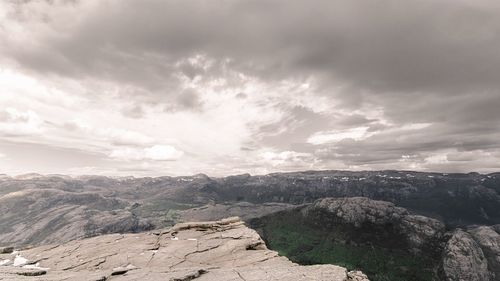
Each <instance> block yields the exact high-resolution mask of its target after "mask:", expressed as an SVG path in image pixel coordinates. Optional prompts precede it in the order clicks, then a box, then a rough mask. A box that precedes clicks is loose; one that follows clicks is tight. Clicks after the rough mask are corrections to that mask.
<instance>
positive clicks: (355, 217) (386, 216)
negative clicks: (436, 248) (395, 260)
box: [302, 197, 445, 253]
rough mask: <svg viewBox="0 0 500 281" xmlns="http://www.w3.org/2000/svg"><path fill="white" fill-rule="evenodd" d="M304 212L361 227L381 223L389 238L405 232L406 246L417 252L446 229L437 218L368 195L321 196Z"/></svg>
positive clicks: (317, 218)
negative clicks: (345, 196) (415, 212)
mask: <svg viewBox="0 0 500 281" xmlns="http://www.w3.org/2000/svg"><path fill="white" fill-rule="evenodd" d="M302 213H303V214H304V216H305V217H306V218H310V219H315V220H317V221H318V223H327V222H330V223H331V224H334V225H337V224H341V225H350V226H353V227H354V228H358V229H359V228H361V227H362V226H365V225H367V224H369V225H373V226H378V227H381V228H380V229H381V230H382V231H385V230H387V232H388V233H387V235H388V236H389V237H388V238H390V236H393V238H397V237H398V236H402V237H403V238H404V239H405V240H406V245H405V246H406V248H407V249H408V250H410V251H411V252H415V253H417V252H419V251H422V250H424V247H428V246H430V245H429V244H433V243H434V242H435V241H439V240H440V239H441V237H442V236H443V234H444V232H445V226H444V224H443V223H442V222H440V221H438V220H436V219H432V218H428V217H424V216H419V215H412V214H410V213H409V212H408V211H407V210H406V209H404V208H401V207H397V206H396V205H394V204H393V203H390V202H385V201H378V200H371V199H368V198H364V197H351V198H324V199H320V200H317V201H316V202H314V203H313V204H311V205H310V206H307V207H305V208H304V209H303V210H302ZM389 231H390V232H391V233H389Z"/></svg>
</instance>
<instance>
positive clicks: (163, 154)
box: [0, 0, 500, 176]
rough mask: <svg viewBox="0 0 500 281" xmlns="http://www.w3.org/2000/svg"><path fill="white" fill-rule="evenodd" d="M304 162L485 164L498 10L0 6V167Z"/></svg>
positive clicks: (109, 169)
mask: <svg viewBox="0 0 500 281" xmlns="http://www.w3.org/2000/svg"><path fill="white" fill-rule="evenodd" d="M305 169H350V170H374V169H410V170H422V171H443V172H455V171H460V172H461V171H467V172H468V171H479V172H491V171H500V2H499V1H497V0H475V1H470V0H418V1H417V0H415V1H401V0H349V1H340V0H297V1H290V0H210V1H208V0H207V1H203V0H164V1H160V0H142V1H135V0H85V1H78V0H66V1H62V0H61V1H58V0H50V1H49V0H39V1H36V0H31V1H30V0H4V1H1V2H0V173H7V174H21V173H27V172H39V173H64V174H105V175H136V176H146V175H148V176H156V175H183V174H184V175H185V174H195V173H200V172H203V173H206V174H209V175H213V176H220V175H227V174H237V173H245V172H249V173H252V174H262V173H267V172H274V171H292V170H305Z"/></svg>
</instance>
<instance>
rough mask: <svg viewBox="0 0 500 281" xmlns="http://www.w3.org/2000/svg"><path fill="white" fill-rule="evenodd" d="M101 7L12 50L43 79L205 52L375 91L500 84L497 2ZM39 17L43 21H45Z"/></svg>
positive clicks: (279, 0)
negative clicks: (43, 73) (35, 43)
mask: <svg viewBox="0 0 500 281" xmlns="http://www.w3.org/2000/svg"><path fill="white" fill-rule="evenodd" d="M33 2H34V1H33ZM30 3H31V2H28V3H27V4H24V5H25V6H29V5H30ZM54 3H58V1H55V2H54ZM99 4H100V5H98V6H97V7H95V8H94V9H90V10H89V11H88V13H86V14H83V15H75V18H77V19H79V24H76V25H75V26H71V27H70V28H69V30H65V27H64V26H52V27H53V28H54V30H57V32H60V31H67V32H68V33H66V34H64V36H55V35H54V34H50V33H49V34H47V36H45V37H44V36H43V34H42V36H37V35H36V33H35V30H34V31H33V32H34V34H33V35H34V36H35V39H37V40H39V44H40V48H36V49H35V48H13V49H8V50H7V51H8V52H9V54H10V55H12V56H14V57H15V58H16V60H17V61H19V62H21V63H22V64H24V65H25V66H26V67H30V68H34V69H38V70H40V71H53V72H56V73H60V74H64V75H75V76H79V75H80V76H87V75H91V76H92V75H99V76H103V75H104V76H105V77H110V78H116V79H123V80H126V81H133V82H136V83H154V82H155V81H156V82H158V81H159V80H162V79H165V76H168V74H169V72H170V71H171V70H172V69H170V68H169V67H170V66H171V64H172V63H173V62H176V61H178V60H179V59H182V58H185V57H188V56H191V55H193V54H197V53H202V54H207V55H208V56H210V57H214V58H216V59H223V58H231V59H233V60H232V62H231V64H232V66H233V67H237V68H239V69H241V70H245V71H248V72H251V73H253V74H256V75H262V76H263V77H275V78H283V77H288V76H291V75H292V76H294V75H311V74H315V75H319V76H323V77H324V78H325V79H334V80H340V81H346V82H347V83H349V84H356V85H359V86H360V87H363V88H367V89H371V90H384V91H402V92H410V93H411V92H415V91H416V92H433V91H440V92H454V91H470V90H477V89H481V90H483V91H488V90H494V91H495V90H497V89H498V88H499V84H500V79H498V73H499V70H500V53H499V52H498V51H497V50H498V46H499V45H500V33H499V32H500V28H499V26H500V17H499V15H500V4H498V3H497V2H495V1H484V0H483V1H478V2H476V1H475V2H474V3H472V2H466V1H448V0H445V1H430V0H424V1H412V2H401V1H392V0H391V1H374V0H368V1H360V0H355V1H319V0H313V1H284V0H273V1H267V0H266V1H264V0H253V1H210V2H209V1H154V0H146V1H100V2H99ZM54 5H55V6H57V5H64V4H54ZM71 5H74V4H71ZM20 9H21V10H22V8H20ZM25 9H27V8H25ZM47 9H51V7H50V6H48V7H47ZM75 11H77V9H76V10H75ZM39 13H40V15H39V17H40V21H42V20H43V19H44V18H45V17H47V14H48V15H50V11H48V10H47V11H40V12H39ZM44 16H45V17H44ZM30 22H32V21H30ZM46 24H48V25H50V24H53V25H55V24H57V22H56V21H53V22H50V21H49V22H48V23H46ZM16 47H19V46H16ZM182 70H183V71H184V72H185V73H186V74H187V75H188V76H191V77H192V76H193V75H195V74H196V73H198V72H200V69H196V68H193V67H191V68H190V67H189V65H183V66H182Z"/></svg>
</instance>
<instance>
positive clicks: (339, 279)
mask: <svg viewBox="0 0 500 281" xmlns="http://www.w3.org/2000/svg"><path fill="white" fill-rule="evenodd" d="M172 233H175V237H176V238H177V239H175V240H173V239H172V235H171V234H172ZM151 249H154V250H151ZM19 255H20V256H22V257H24V258H26V259H27V260H36V261H38V265H37V266H40V267H43V268H49V270H47V271H46V274H45V276H44V280H47V281H62V280H75V281H83V280H85V281H87V280H107V279H103V276H112V277H111V278H110V279H112V280H141V281H149V280H178V281H184V280H198V279H199V280H200V281H201V280H205V281H210V280H213V281H216V280H217V281H229V280H245V281H261V280H269V281H274V280H276V281H277V280H303V281H306V280H317V281H320V280H325V281H326V280H329V281H346V280H363V281H365V280H364V279H352V278H351V279H348V273H347V270H346V269H345V268H343V267H339V266H335V265H311V266H300V265H298V264H295V263H293V262H291V261H290V260H288V259H287V258H286V257H282V256H279V255H278V253H277V252H274V251H271V250H269V249H267V247H266V245H265V243H264V241H263V240H262V239H261V237H260V236H259V235H258V234H257V232H255V231H254V230H252V229H250V228H248V227H246V226H245V225H244V223H243V222H242V221H241V220H240V219H239V218H237V217H233V218H228V219H224V220H220V221H208V222H191V223H183V224H178V225H176V226H174V227H172V228H171V229H166V230H163V231H155V232H152V233H151V232H150V233H137V234H110V235H103V236H98V237H93V238H88V239H81V240H74V241H71V242H67V243H65V244H60V245H47V246H40V247H36V248H31V249H28V250H23V251H21V252H20V253H19ZM124 265H126V266H124ZM6 268H9V270H11V269H10V267H7V266H0V280H2V278H4V279H9V278H11V275H12V274H13V273H12V272H10V273H9V272H7V271H6V270H5V269H6ZM2 270H3V271H2ZM17 270H24V269H22V268H17ZM30 270H31V272H35V269H30ZM351 275H352V274H351ZM9 276H10V277H9ZM23 278H25V279H23V280H37V279H35V278H36V277H29V276H26V277H23ZM11 279H12V278H11Z"/></svg>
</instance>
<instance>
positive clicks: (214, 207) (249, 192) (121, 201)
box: [0, 171, 500, 245]
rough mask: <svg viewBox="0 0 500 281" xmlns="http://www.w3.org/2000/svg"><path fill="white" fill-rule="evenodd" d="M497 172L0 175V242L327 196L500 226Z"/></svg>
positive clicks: (264, 210) (253, 213) (256, 212)
mask: <svg viewBox="0 0 500 281" xmlns="http://www.w3.org/2000/svg"><path fill="white" fill-rule="evenodd" d="M498 192H500V174H490V175H482V174H478V173H469V174H441V173H421V172H409V171H365V172H349V171H306V172H294V173H275V174H269V175H263V176H250V175H248V174H246V175H237V176H229V177H224V178H211V177H208V176H206V175H203V174H200V175H195V176H187V177H157V178H133V177H126V178H110V177H103V176H81V177H76V178H70V177H67V176H59V175H51V176H42V175H38V174H37V175H32V174H31V175H29V176H23V177H21V178H18V177H16V178H12V177H7V176H4V177H2V178H0V245H2V244H6V245H40V244H47V243H54V242H60V241H69V240H71V239H76V238H82V237H90V236H95V235H99V234H106V233H124V232H140V231H146V230H151V229H155V228H162V227H168V226H172V225H173V224H175V223H176V222H180V221H183V220H205V219H220V218H222V217H224V216H227V215H228V213H230V214H231V215H237V216H242V217H243V219H245V220H248V219H251V218H253V217H259V216H262V215H265V214H269V213H272V212H275V211H279V210H283V209H287V208H289V207H293V206H294V205H302V204H309V203H312V202H314V201H315V200H317V199H321V198H326V197H360V196H361V197H366V198H371V199H375V200H382V201H387V202H392V203H395V204H396V205H398V206H400V207H404V208H406V209H408V210H409V211H411V212H414V213H415V214H419V215H425V216H428V217H432V218H435V219H438V220H440V221H442V222H443V223H444V224H445V225H446V226H447V227H451V228H454V227H457V226H467V225H472V224H483V225H494V224H500V196H499V193H498Z"/></svg>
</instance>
